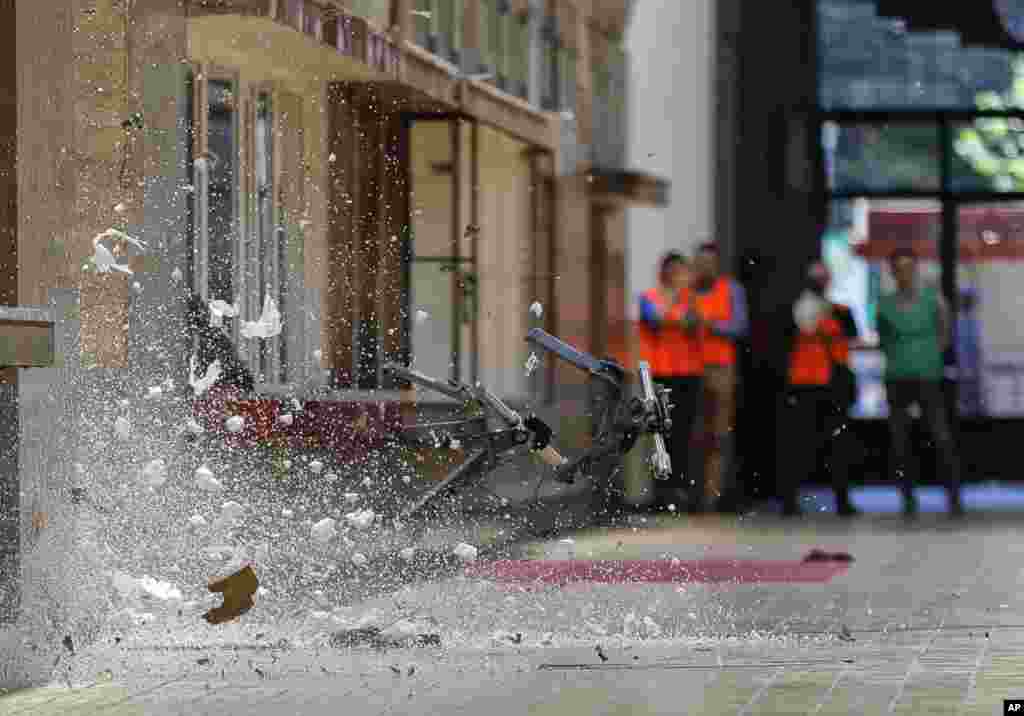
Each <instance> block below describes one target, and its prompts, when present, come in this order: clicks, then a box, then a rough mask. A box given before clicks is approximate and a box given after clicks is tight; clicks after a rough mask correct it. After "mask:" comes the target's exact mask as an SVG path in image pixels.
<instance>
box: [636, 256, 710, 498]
mask: <svg viewBox="0 0 1024 716" xmlns="http://www.w3.org/2000/svg"><path fill="white" fill-rule="evenodd" d="M693 308H694V301H693V290H692V272H691V269H690V266H689V263H688V262H687V260H686V257H684V256H683V255H682V254H681V253H679V252H676V251H671V252H669V253H667V254H665V256H664V257H663V258H662V260H661V265H660V267H659V271H658V285H657V286H655V287H654V288H652V289H650V290H649V291H646V292H645V293H644V294H643V295H642V296H641V297H640V325H639V339H640V357H641V359H642V360H645V361H647V362H648V364H649V365H650V369H651V375H652V378H653V380H654V381H655V382H656V383H660V384H661V385H663V386H665V387H666V388H668V389H669V390H670V391H671V396H672V397H671V402H672V405H673V407H672V414H671V418H672V436H671V440H670V444H669V446H668V447H669V456H670V457H671V459H672V477H671V478H670V479H668V480H657V481H655V485H654V490H655V494H654V498H655V505H656V506H657V507H658V508H661V509H666V508H669V507H671V506H673V505H675V506H676V507H677V508H679V509H682V508H683V507H685V506H686V505H688V504H689V499H690V497H689V490H688V489H687V488H688V481H687V477H686V476H687V472H688V471H687V466H688V464H689V462H690V458H691V455H692V452H691V450H690V447H691V442H692V438H693V429H694V425H695V423H696V419H697V401H698V398H699V396H700V386H701V354H700V346H699V343H698V340H699V336H698V335H697V331H696V326H695V324H693V317H694V313H693Z"/></svg>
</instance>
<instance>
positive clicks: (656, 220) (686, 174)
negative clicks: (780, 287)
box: [626, 0, 716, 300]
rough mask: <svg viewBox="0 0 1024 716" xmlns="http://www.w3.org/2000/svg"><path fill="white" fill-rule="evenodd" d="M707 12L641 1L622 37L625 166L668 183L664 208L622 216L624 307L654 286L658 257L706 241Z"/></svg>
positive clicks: (705, 1)
mask: <svg viewBox="0 0 1024 716" xmlns="http://www.w3.org/2000/svg"><path fill="white" fill-rule="evenodd" d="M714 8H715V2H714V1H713V0H687V1H686V2H677V1H676V0H644V2H639V3H636V5H635V8H634V11H633V17H632V23H631V24H630V26H629V28H628V30H627V33H626V46H627V49H628V51H629V53H630V56H631V63H630V79H629V81H628V83H627V84H628V85H629V87H630V98H629V99H630V102H629V105H628V106H629V110H628V111H629V117H628V119H627V126H628V128H629V132H630V135H629V144H628V159H627V162H628V164H629V166H630V167H632V168H635V169H637V170H640V171H644V172H648V173H650V174H653V175H655V176H660V177H664V178H665V179H668V180H669V181H670V182H672V203H671V205H670V206H669V207H667V208H665V209H630V210H629V224H628V232H629V237H630V240H629V244H628V251H627V256H628V277H629V282H628V292H629V293H628V295H629V296H630V300H633V299H634V298H635V296H636V294H637V293H638V292H640V291H643V290H645V289H646V288H648V287H649V286H650V285H651V283H652V282H653V281H654V277H655V272H656V266H657V262H658V259H659V258H660V256H661V254H662V253H663V252H665V251H666V250H668V249H680V250H683V251H687V252H692V251H693V250H694V249H695V248H696V247H697V245H698V244H699V243H701V242H702V241H705V240H708V239H709V238H712V234H713V231H714V228H713V227H714V213H713V207H714V190H713V187H714V184H713V177H714V172H713V169H712V152H713V147H714V143H713V139H714V134H713V131H712V128H713V123H714V109H715V104H714V101H713V80H714V67H715V62H714V58H715V52H716V50H715V45H714V39H713V38H714Z"/></svg>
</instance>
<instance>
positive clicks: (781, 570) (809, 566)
mask: <svg viewBox="0 0 1024 716" xmlns="http://www.w3.org/2000/svg"><path fill="white" fill-rule="evenodd" d="M849 568H850V564H849V563H846V562H833V561H829V562H800V561H785V562H783V561H767V560H766V561H758V560H742V559H702V560H691V561H681V560H680V561H670V560H608V561H598V560H593V561H587V560H557V561H540V560H536V561H535V560H501V561H497V562H488V563H481V564H474V565H470V566H468V567H467V568H466V575H467V576H470V577H480V578H482V579H492V580H494V581H497V582H515V583H523V584H531V583H532V584H555V585H562V586H564V585H567V584H572V583H594V584H676V583H689V582H696V583H735V584H745V583H753V582H789V583H793V582H802V583H811V582H827V581H829V580H831V579H832V578H833V577H835V576H837V575H840V574H843V573H844V572H846V571H847V570H848V569H849Z"/></svg>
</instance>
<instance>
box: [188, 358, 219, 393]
mask: <svg viewBox="0 0 1024 716" xmlns="http://www.w3.org/2000/svg"><path fill="white" fill-rule="evenodd" d="M197 362H198V360H197V359H196V356H195V355H193V356H192V357H191V358H190V359H189V361H188V384H189V385H190V386H192V390H193V391H195V394H196V396H200V395H202V394H203V393H205V392H206V391H207V390H209V389H210V388H211V387H212V386H213V384H214V383H216V382H217V381H218V380H219V379H220V376H221V367H220V361H219V360H215V361H213V362H212V363H210V365H208V366H206V373H205V374H204V375H203V377H202V378H200V377H198V376H196V364H197Z"/></svg>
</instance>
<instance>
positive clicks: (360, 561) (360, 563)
mask: <svg viewBox="0 0 1024 716" xmlns="http://www.w3.org/2000/svg"><path fill="white" fill-rule="evenodd" d="M368 561H369V560H368V559H367V558H366V555H365V554H363V553H362V552H356V553H355V554H354V555H352V564H354V565H355V566H357V567H365V566H366V563H367V562H368Z"/></svg>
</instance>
